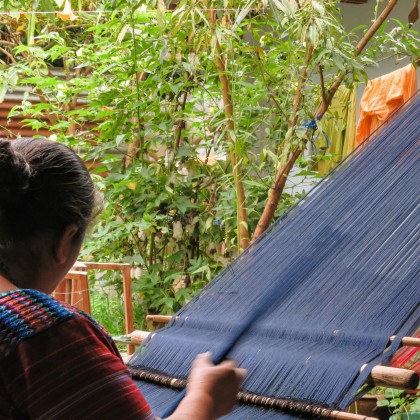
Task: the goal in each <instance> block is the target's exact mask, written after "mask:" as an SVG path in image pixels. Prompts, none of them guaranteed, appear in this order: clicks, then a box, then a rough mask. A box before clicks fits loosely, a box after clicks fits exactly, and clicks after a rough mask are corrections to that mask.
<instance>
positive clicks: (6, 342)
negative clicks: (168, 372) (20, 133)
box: [0, 139, 244, 420]
mask: <svg viewBox="0 0 420 420" xmlns="http://www.w3.org/2000/svg"><path fill="white" fill-rule="evenodd" d="M96 203H97V198H96V195H95V188H94V185H93V183H92V180H91V178H90V176H89V173H88V172H87V170H86V169H85V166H84V164H83V162H82V161H81V160H80V158H79V157H78V156H77V155H76V154H75V153H73V152H72V151H71V150H70V149H68V148H67V147H65V146H64V145H62V144H59V143H55V142H52V141H48V140H44V139H19V140H14V141H7V140H0V418H2V419H3V418H5V419H26V418H36V419H72V418H78V419H88V418H92V419H97V418H118V419H126V418H136V419H147V420H149V419H154V418H155V416H154V415H153V413H152V412H151V410H150V407H149V406H148V404H147V402H146V401H145V400H144V398H143V396H142V395H141V393H140V391H139V390H138V388H137V387H136V385H135V384H134V382H133V381H132V380H131V377H130V375H129V372H128V370H127V368H126V367H125V366H124V364H123V363H122V361H121V358H120V355H119V353H118V351H117V350H116V348H115V346H114V344H113V342H112V340H111V338H110V337H109V335H108V334H107V332H106V331H105V330H104V329H103V328H102V327H100V326H99V325H98V324H97V323H96V322H95V321H93V320H92V319H91V318H90V317H89V316H87V315H86V314H83V313H80V312H78V311H77V310H76V309H74V308H72V307H69V306H66V305H64V304H62V303H60V302H58V301H56V300H55V299H53V298H51V297H50V296H49V294H50V293H51V292H52V291H53V290H54V289H55V288H56V286H57V285H58V283H59V282H60V281H61V279H62V278H63V277H64V276H65V274H66V273H67V271H68V270H69V269H70V268H71V267H72V265H73V264H74V262H75V261H76V258H77V256H78V253H79V251H80V247H81V245H82V242H83V239H84V236H85V232H86V229H87V227H88V225H89V223H90V222H91V220H92V218H93V216H94V215H95V212H96V208H97V207H98V206H97V205H96ZM243 375H244V372H243V371H242V370H241V369H238V368H236V367H235V365H234V363H233V362H230V361H229V362H224V363H222V364H221V365H219V366H213V365H212V363H211V361H210V358H209V355H201V356H199V357H198V358H197V359H196V361H195V362H194V366H193V369H192V371H191V375H190V378H189V384H188V387H187V394H186V397H185V398H184V400H183V401H182V402H181V404H180V405H179V407H178V409H177V410H176V411H175V412H174V414H173V415H172V416H171V417H170V418H171V419H195V420H200V419H203V420H205V419H214V418H217V417H220V416H222V415H224V414H226V413H228V412H229V411H230V410H231V409H232V407H233V404H234V401H235V395H236V392H237V390H238V387H239V383H240V382H241V380H242V378H243Z"/></svg>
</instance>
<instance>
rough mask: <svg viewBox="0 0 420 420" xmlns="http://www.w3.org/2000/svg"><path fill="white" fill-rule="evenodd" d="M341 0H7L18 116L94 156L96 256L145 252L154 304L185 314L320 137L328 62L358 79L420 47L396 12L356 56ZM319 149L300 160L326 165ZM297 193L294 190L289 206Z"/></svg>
mask: <svg viewBox="0 0 420 420" xmlns="http://www.w3.org/2000/svg"><path fill="white" fill-rule="evenodd" d="M167 3H169V2H167ZM337 3H338V2H337V1H332V0H329V1H323V2H321V1H315V0H313V1H311V2H309V1H308V2H306V1H300V2H298V1H296V0H275V1H274V0H265V1H262V2H257V1H252V0H250V1H245V0H241V1H233V0H225V1H224V2H221V1H217V0H194V1H191V0H180V1H178V2H177V6H176V8H175V9H174V10H170V9H169V6H170V5H169V4H166V5H165V4H164V2H163V1H162V0H144V1H129V0H120V1H117V2H112V3H111V2H107V1H103V2H102V1H99V0H98V1H89V2H87V1H83V0H79V1H78V2H74V1H73V2H72V5H73V7H74V8H76V10H75V11H74V13H75V14H76V15H77V16H78V19H77V20H75V21H70V20H62V18H58V17H57V16H55V15H54V14H47V15H34V14H24V13H22V14H21V13H17V11H19V10H26V11H27V10H31V9H32V10H37V11H52V10H56V8H57V7H58V6H59V7H62V6H63V4H64V2H63V1H62V0H61V1H59V0H40V1H36V2H33V1H29V0H10V1H3V4H2V5H3V9H5V10H9V11H12V13H11V14H9V15H8V16H1V21H0V27H1V37H2V44H1V45H2V47H1V48H2V51H0V58H1V59H2V62H3V64H2V65H1V66H0V99H2V98H4V96H5V94H6V92H7V91H8V90H10V89H13V88H15V87H21V88H24V89H25V95H24V100H23V102H22V104H20V105H17V106H16V107H15V108H14V109H13V111H12V113H11V116H13V115H18V114H19V115H23V116H25V118H26V120H25V122H26V124H28V125H31V126H32V127H34V128H37V129H41V128H42V129H47V130H49V131H50V132H51V138H53V139H56V140H57V141H61V142H64V143H66V144H68V145H69V146H71V147H74V148H75V149H76V150H77V151H78V152H79V153H81V154H82V155H83V157H84V158H85V159H86V161H88V162H89V164H90V167H91V170H92V172H93V173H94V174H95V177H96V179H97V184H98V186H99V187H100V188H101V189H102V191H103V192H104V195H105V209H104V212H103V214H102V216H101V218H100V219H99V223H98V225H97V227H96V228H95V229H94V230H93V231H92V232H91V234H90V237H89V240H88V243H87V245H86V247H85V250H84V256H85V258H94V259H98V260H102V261H106V260H119V261H124V262H129V263H130V264H132V265H133V266H136V267H138V269H137V278H138V281H137V282H136V284H135V290H136V293H137V294H138V296H140V298H141V299H142V302H143V305H144V309H145V310H146V311H151V312H155V311H156V312H161V313H173V312H174V311H176V310H177V309H179V307H180V306H181V305H182V304H183V303H184V302H185V301H186V300H188V299H189V298H190V297H191V296H192V295H193V294H194V293H195V292H196V291H197V290H198V289H200V288H201V287H202V286H203V285H204V284H205V283H207V282H208V281H209V280H210V279H211V278H212V277H213V276H214V275H215V274H216V273H217V272H218V271H219V270H220V269H221V268H223V267H224V266H226V264H227V263H228V262H229V261H230V260H231V259H232V257H234V256H235V255H237V254H238V252H240V251H241V246H242V242H240V239H238V236H239V231H240V230H241V229H240V228H245V231H247V232H249V233H251V232H253V231H254V230H255V227H256V226H257V223H258V221H259V218H260V216H261V213H262V211H263V208H264V206H265V200H266V198H267V195H268V193H269V191H270V189H271V188H272V186H273V182H274V179H275V176H276V173H277V172H278V170H279V168H281V167H282V165H284V162H285V161H286V160H287V158H288V156H289V155H290V154H291V153H292V152H293V151H294V150H296V149H297V148H305V147H306V142H308V141H309V142H311V141H312V140H313V137H314V133H313V132H312V131H309V132H308V131H307V130H302V129H301V128H302V124H303V121H304V120H306V119H312V118H313V113H314V111H315V109H316V106H317V104H318V102H319V99H320V97H321V96H322V93H323V92H322V89H321V86H320V83H319V76H320V74H322V76H323V79H324V84H325V86H328V85H329V84H331V83H332V81H333V80H334V77H335V73H336V72H337V71H339V72H342V73H345V74H346V77H345V83H347V84H348V85H352V84H353V83H354V82H357V81H358V80H359V79H360V78H362V77H363V76H364V74H365V68H366V66H368V65H372V64H375V61H376V60H377V57H378V54H407V55H414V54H415V52H417V53H418V49H419V43H418V40H417V39H416V36H415V35H416V34H415V33H414V31H412V30H411V29H409V28H408V27H407V26H406V25H404V24H402V23H401V22H397V25H398V26H397V29H396V30H391V31H390V30H388V29H387V26H386V23H385V24H384V25H383V27H382V28H381V31H380V33H378V35H377V38H376V39H375V44H374V45H373V47H372V48H370V49H368V50H367V51H366V52H365V53H364V54H363V55H361V56H359V57H356V56H355V54H354V45H355V36H354V34H352V33H347V32H346V31H345V30H344V28H343V26H342V22H341V17H340V14H339V9H338V7H337ZM76 6H77V7H76ZM212 8H213V9H217V12H212V11H211V10H210V9H212ZM83 10H84V11H86V12H83ZM89 11H93V12H94V13H88V12H89ZM13 12H16V13H13ZM377 45H378V46H381V49H380V50H379V49H378V48H376V46H377ZM221 64H222V66H221ZM57 69H59V70H57ZM229 104H230V105H229ZM228 105H229V106H230V107H231V108H229V109H230V112H231V113H230V114H229V113H228V112H227V110H228ZM318 125H319V128H322V122H318ZM299 128H300V129H299ZM310 162H311V159H308V157H302V158H301V159H300V160H299V161H298V163H297V165H300V167H301V170H302V173H303V174H309V175H310V176H312V177H316V174H315V173H313V172H312V171H311V167H310ZM239 169H240V171H241V172H240V175H238V173H239V172H238V171H239ZM298 171H299V170H298ZM104 174H106V176H103V175H104ZM240 188H243V190H244V193H245V202H244V203H243V202H242V201H241V200H242V199H240V198H238V197H240V196H239V191H240ZM296 198H297V196H296V195H292V194H290V193H289V192H288V191H286V192H283V194H282V199H281V202H280V206H279V207H278V209H277V212H276V215H278V214H280V213H281V212H283V211H284V210H285V209H287V208H288V207H290V205H292V204H293V203H294V202H295V200H296ZM242 205H245V210H246V218H245V217H243V215H241V214H240V207H241V206H242ZM242 230H244V229H242Z"/></svg>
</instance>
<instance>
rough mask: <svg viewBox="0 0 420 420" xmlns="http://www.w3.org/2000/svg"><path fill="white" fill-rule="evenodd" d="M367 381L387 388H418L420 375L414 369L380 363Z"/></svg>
mask: <svg viewBox="0 0 420 420" xmlns="http://www.w3.org/2000/svg"><path fill="white" fill-rule="evenodd" d="M365 367H366V365H363V366H362V368H361V369H360V371H362V370H363V369H364V368H365ZM366 382H367V383H369V384H372V385H375V386H385V387H387V388H396V389H416V388H417V386H418V384H419V375H418V374H417V372H415V371H413V370H409V369H400V368H394V367H388V366H380V365H379V366H375V367H374V368H373V369H372V372H371V373H370V375H369V377H368V378H367V380H366Z"/></svg>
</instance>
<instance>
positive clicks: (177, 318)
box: [163, 89, 420, 329]
mask: <svg viewBox="0 0 420 420" xmlns="http://www.w3.org/2000/svg"><path fill="white" fill-rule="evenodd" d="M419 94H420V89H419V90H418V91H417V92H416V93H415V94H413V96H412V97H411V98H409V99H408V100H407V102H405V103H404V104H402V105H400V107H398V108H397V109H396V110H394V111H393V112H392V114H391V115H390V116H389V117H388V118H387V119H386V120H385V121H384V122H383V123H382V124H381V125H380V126H379V127H377V128H376V129H375V130H374V131H373V132H372V133H371V134H369V136H367V137H366V139H365V140H364V141H363V142H361V143H360V144H359V145H358V146H357V147H356V148H355V149H353V151H352V152H350V153H349V154H348V155H347V156H346V157H345V158H344V159H342V160H341V161H340V162H339V163H338V164H337V165H336V166H335V167H334V168H332V169H331V171H330V172H329V173H328V174H326V175H325V176H324V177H323V178H322V179H321V180H320V181H319V182H318V184H317V185H316V186H315V187H314V188H313V189H311V190H309V191H308V192H306V193H305V194H304V195H303V196H302V197H301V198H300V199H299V200H298V201H297V202H296V203H295V204H293V205H292V206H291V207H290V208H289V209H287V210H286V211H285V212H284V213H282V214H281V215H280V216H279V217H278V218H277V219H276V220H275V221H274V223H272V225H271V226H270V227H269V228H268V229H267V230H266V231H265V232H264V233H263V234H262V235H261V236H260V237H258V238H257V239H256V240H255V241H254V242H253V243H252V244H250V245H249V246H248V247H247V248H246V249H245V250H244V251H243V253H242V254H241V255H239V256H238V257H237V259H235V260H234V261H232V262H231V263H229V264H228V265H227V267H226V268H225V269H223V270H222V271H221V272H220V273H219V274H218V275H217V276H216V277H215V278H214V279H213V280H212V283H215V282H217V281H218V280H219V279H221V278H223V277H224V276H225V275H227V274H228V272H230V274H231V275H233V276H234V275H235V271H236V270H235V267H237V266H238V264H239V263H240V261H241V260H243V259H244V258H245V257H247V256H248V255H249V254H250V253H252V251H253V250H254V249H255V248H256V247H257V245H258V247H259V246H261V247H262V246H264V244H263V243H264V242H267V241H269V238H267V237H269V234H270V233H271V232H272V231H273V230H274V229H276V228H277V227H278V225H280V224H281V223H282V222H283V221H284V220H285V219H287V218H288V217H289V216H291V215H293V213H294V211H295V210H296V209H297V208H298V207H300V206H301V205H302V204H304V203H305V201H306V199H307V198H308V197H309V196H310V195H313V194H314V190H315V189H316V190H317V191H319V190H320V189H322V186H324V184H325V183H326V182H328V181H330V179H331V176H332V175H333V174H335V173H337V172H339V170H340V169H343V167H344V165H347V164H348V161H349V160H350V159H351V158H352V157H353V156H354V155H355V154H356V153H358V152H359V151H360V150H361V148H362V147H363V146H364V147H368V146H372V145H370V144H369V141H370V139H371V138H372V137H373V136H375V135H376V134H378V133H379V132H380V131H381V130H382V129H383V128H384V127H385V128H386V127H387V125H389V123H390V122H391V123H392V122H393V121H394V117H395V116H396V115H398V113H399V112H401V110H403V109H404V108H405V107H409V106H410V104H411V103H412V102H414V100H415V99H416V98H417V97H418V96H419ZM315 194H316V193H315ZM266 238H267V239H266ZM210 287H212V284H209V285H207V286H205V287H204V288H203V290H202V291H203V292H205V291H206V290H207V289H209V288H210ZM198 298H199V295H196V296H195V297H194V298H193V299H192V300H191V301H190V302H189V303H188V304H187V305H185V306H184V307H183V308H181V309H180V311H179V312H178V313H177V314H175V316H174V317H173V318H172V320H171V321H170V322H169V323H168V325H167V326H166V327H165V328H163V329H166V328H169V327H171V326H172V325H173V324H174V323H175V322H182V313H183V312H184V310H185V308H188V307H189V306H191V304H193V303H194V302H195V301H196V300H197V299H198Z"/></svg>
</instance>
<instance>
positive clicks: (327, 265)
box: [130, 94, 420, 419]
mask: <svg viewBox="0 0 420 420" xmlns="http://www.w3.org/2000/svg"><path fill="white" fill-rule="evenodd" d="M419 121H420V98H419V95H418V94H417V95H416V96H415V97H414V98H413V99H412V100H411V101H410V102H409V103H407V104H406V105H405V106H404V108H403V109H402V110H401V111H400V112H399V113H398V115H397V116H395V117H394V118H393V119H392V120H391V121H390V122H388V123H387V124H385V125H384V126H383V127H382V128H381V130H380V131H379V132H377V133H376V135H375V136H374V137H373V138H371V139H368V141H367V142H366V144H364V145H363V147H361V148H360V150H358V151H357V152H356V153H355V154H354V155H353V156H352V157H351V158H350V159H347V160H346V161H344V162H343V163H342V164H341V165H339V166H338V167H337V168H336V169H335V170H334V172H333V173H332V174H330V176H329V177H326V178H324V179H323V180H322V181H321V183H320V184H319V185H318V186H317V187H316V188H315V189H314V190H312V191H311V192H310V194H309V195H308V196H307V197H306V198H305V199H304V200H303V201H300V202H299V203H298V205H297V206H295V208H294V209H293V211H290V212H289V213H288V214H287V215H285V216H284V217H282V218H281V219H280V220H279V221H277V222H276V223H275V224H274V226H273V227H272V228H271V229H270V231H269V232H267V234H266V235H264V237H262V238H260V240H259V241H258V242H257V243H255V244H253V245H251V246H250V247H249V248H248V249H247V250H246V251H245V252H244V253H243V254H242V255H241V256H240V257H239V258H238V259H237V260H236V261H235V262H234V263H233V264H231V265H230V266H229V267H228V268H227V269H226V270H224V271H223V272H222V273H221V274H220V275H219V276H218V277H217V278H216V279H215V280H214V281H212V282H211V283H210V284H209V285H208V286H207V287H206V288H205V289H204V290H203V291H202V292H201V293H199V294H198V295H197V296H196V297H195V298H194V299H193V300H192V301H191V302H190V303H189V304H187V305H186V306H185V307H184V308H183V309H182V310H181V311H180V312H179V313H178V314H177V317H178V318H177V320H176V321H173V322H172V323H171V324H170V325H169V326H168V327H167V328H165V329H163V330H161V331H160V332H158V333H157V334H154V335H153V337H152V338H151V339H148V340H147V341H146V342H145V344H144V345H143V346H142V347H141V348H140V349H139V351H138V352H137V353H136V355H135V356H134V357H133V358H132V359H131V362H130V365H131V366H134V367H140V368H142V369H146V370H153V371H155V372H162V373H164V374H165V375H169V376H174V377H181V378H184V377H187V375H188V372H189V369H190V366H191V363H192V361H193V359H194V358H195V357H196V355H197V354H199V353H203V352H207V351H210V352H212V354H213V355H214V358H215V360H216V361H220V360H221V359H223V358H224V357H231V358H233V359H235V360H237V361H238V362H239V364H240V366H241V367H244V368H246V369H247V370H248V377H247V379H246V381H245V383H244V386H243V388H244V390H245V391H249V392H252V393H256V394H259V395H265V396H272V397H277V398H284V399H291V400H296V401H305V402H310V403H314V404H318V405H323V406H327V407H331V408H338V409H344V408H345V407H346V406H348V404H350V402H351V401H352V400H353V399H354V398H355V397H356V395H357V390H358V388H359V387H360V386H361V385H362V384H363V382H364V380H365V378H366V376H367V375H368V373H369V371H370V370H371V368H372V367H373V366H374V365H375V364H377V363H386V362H387V360H388V359H389V357H391V355H392V354H393V353H394V352H395V350H396V349H397V347H398V345H399V341H400V339H401V337H402V336H403V335H405V334H407V333H409V331H410V330H411V329H412V328H413V327H414V326H418V325H419V320H420V308H419V307H420V305H419V298H420V282H419V280H418V279H419V276H418V275H419V261H418V245H419V237H420V235H419V225H420V224H419V215H418V208H419V205H420V183H419V160H420V153H419V130H418V126H419ZM391 335H397V336H398V338H397V340H395V342H394V343H393V344H392V346H391V348H390V350H389V351H387V352H386V353H385V354H384V350H385V349H386V348H387V346H388V342H389V337H390V336H391ZM366 363H368V364H369V365H368V368H366V369H365V370H364V371H363V373H362V374H359V372H360V368H361V366H362V365H364V364H366ZM139 387H140V388H141V389H142V390H143V391H144V394H145V397H146V399H147V400H149V401H150V402H151V405H152V408H153V409H154V410H155V412H156V414H157V415H161V414H162V413H163V412H165V408H167V407H168V406H169V405H170V404H169V402H168V400H170V399H171V398H175V396H176V394H177V392H175V391H172V390H165V389H163V388H161V387H158V386H155V385H149V384H147V385H145V384H141V383H139ZM143 388H144V389H143ZM237 410H239V411H236V412H234V413H233V414H231V415H230V416H228V418H240V419H243V418H263V419H266V418H281V419H289V418H290V416H289V415H283V414H281V413H278V412H273V411H270V410H262V409H259V408H258V409H257V408H252V407H246V406H241V407H238V409H237ZM247 410H248V411H247ZM251 412H252V413H253V414H249V413H251ZM235 413H236V414H235ZM238 413H240V414H238ZM247 413H248V414H249V416H250V417H249V416H248V414H247ZM256 413H259V414H258V415H257V414H256ZM260 414H261V417H259V416H260ZM252 415H255V417H252Z"/></svg>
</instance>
